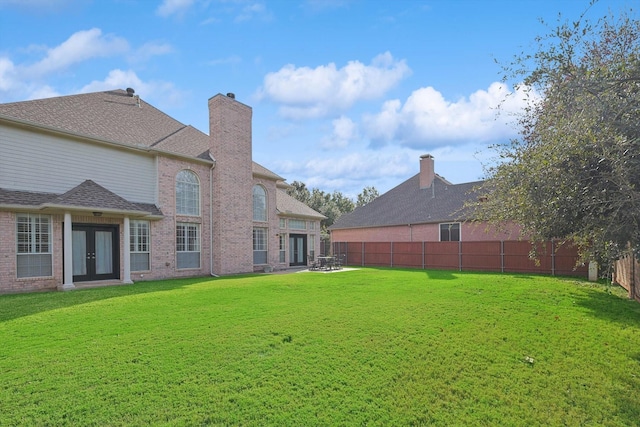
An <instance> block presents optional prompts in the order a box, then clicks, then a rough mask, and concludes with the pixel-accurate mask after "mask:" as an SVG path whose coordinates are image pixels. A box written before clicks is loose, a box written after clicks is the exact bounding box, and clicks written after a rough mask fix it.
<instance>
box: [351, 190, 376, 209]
mask: <svg viewBox="0 0 640 427" xmlns="http://www.w3.org/2000/svg"><path fill="white" fill-rule="evenodd" d="M379 195H380V194H379V193H378V190H376V188H375V187H364V188H363V189H362V193H360V194H358V200H356V207H360V206H364V205H366V204H367V203H369V202H372V201H373V200H374V199H375V198H377V197H378V196H379Z"/></svg>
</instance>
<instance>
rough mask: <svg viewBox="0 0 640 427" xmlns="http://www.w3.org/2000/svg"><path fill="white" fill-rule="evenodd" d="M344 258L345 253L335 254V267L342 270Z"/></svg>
mask: <svg viewBox="0 0 640 427" xmlns="http://www.w3.org/2000/svg"><path fill="white" fill-rule="evenodd" d="M344 259H345V255H344V254H342V255H336V256H335V261H334V267H335V268H336V269H337V270H340V269H341V268H342V266H343V265H344Z"/></svg>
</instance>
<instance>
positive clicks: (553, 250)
mask: <svg viewBox="0 0 640 427" xmlns="http://www.w3.org/2000/svg"><path fill="white" fill-rule="evenodd" d="M551 275H552V276H555V275H556V245H555V244H554V242H553V239H551Z"/></svg>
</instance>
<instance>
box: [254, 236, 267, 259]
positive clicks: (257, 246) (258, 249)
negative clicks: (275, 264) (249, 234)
mask: <svg viewBox="0 0 640 427" xmlns="http://www.w3.org/2000/svg"><path fill="white" fill-rule="evenodd" d="M253 263H254V264H266V263H267V229H266V228H254V229H253Z"/></svg>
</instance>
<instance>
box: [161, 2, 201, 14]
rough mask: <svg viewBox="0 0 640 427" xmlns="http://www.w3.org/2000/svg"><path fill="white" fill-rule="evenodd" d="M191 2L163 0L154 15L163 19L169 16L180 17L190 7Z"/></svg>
mask: <svg viewBox="0 0 640 427" xmlns="http://www.w3.org/2000/svg"><path fill="white" fill-rule="evenodd" d="M192 4H193V0H164V1H163V2H162V4H161V5H160V6H158V8H157V9H156V13H157V14H158V15H160V16H162V17H163V18H166V17H168V16H171V15H181V14H183V13H184V12H185V11H186V10H187V9H189V8H190V7H191V5H192Z"/></svg>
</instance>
